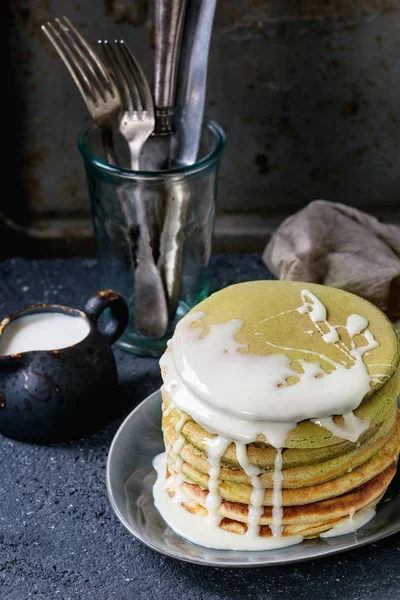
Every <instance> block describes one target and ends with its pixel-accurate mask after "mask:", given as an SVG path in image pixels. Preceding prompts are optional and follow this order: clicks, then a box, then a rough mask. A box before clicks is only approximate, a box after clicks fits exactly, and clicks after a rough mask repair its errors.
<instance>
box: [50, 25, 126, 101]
mask: <svg viewBox="0 0 400 600" xmlns="http://www.w3.org/2000/svg"><path fill="white" fill-rule="evenodd" d="M42 30H43V31H44V33H45V34H46V35H47V37H48V38H49V40H50V42H51V43H52V44H53V46H54V48H55V49H56V50H57V52H58V54H59V55H60V56H61V58H62V60H63V61H64V63H65V65H66V66H67V68H68V70H69V71H70V73H71V75H72V77H73V78H74V80H75V83H76V84H77V86H78V87H79V89H80V91H81V94H82V96H83V97H84V99H85V100H91V101H92V102H93V103H96V102H97V100H98V98H99V97H100V98H102V100H103V101H105V100H106V94H107V93H109V94H111V95H112V96H114V95H115V93H116V92H115V86H114V84H113V81H112V80H111V79H110V77H109V75H108V73H107V70H106V69H105V67H104V65H103V63H102V61H101V60H100V59H99V57H98V56H97V54H96V53H95V51H94V50H93V48H92V47H91V46H90V45H89V44H88V43H87V42H86V40H85V39H84V38H83V36H82V35H81V34H80V33H79V31H78V30H77V29H76V28H75V27H74V26H73V25H72V23H71V21H70V20H69V19H68V18H67V17H65V16H64V17H62V18H61V19H59V18H56V19H53V21H48V22H47V23H46V24H45V25H42Z"/></svg>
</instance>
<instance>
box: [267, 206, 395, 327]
mask: <svg viewBox="0 0 400 600" xmlns="http://www.w3.org/2000/svg"><path fill="white" fill-rule="evenodd" d="M263 261H264V262H265V264H266V265H267V267H268V268H269V269H270V271H272V273H273V274H274V275H275V276H276V277H278V278H279V279H291V280H295V281H307V282H314V283H322V284H325V285H330V286H332V287H338V288H341V289H344V290H347V291H349V292H353V293H354V294H358V295H359V296H361V297H363V298H366V299H367V300H369V301H370V302H372V303H373V304H375V305H376V306H378V307H379V308H380V309H381V310H382V311H384V312H385V313H386V314H387V316H388V317H389V318H391V319H397V318H399V317H400V227H397V226H396V225H389V224H386V223H382V222H380V221H378V219H376V218H375V217H373V216H371V215H369V214H366V213H364V212H362V211H360V210H358V209H356V208H353V207H351V206H347V205H344V204H340V203H337V202H328V201H326V200H314V201H313V202H310V204H308V205H307V206H306V207H305V208H303V209H301V210H300V211H298V212H297V213H295V214H294V215H292V216H290V217H288V218H287V219H286V220H285V221H283V223H282V224H281V225H280V226H279V227H278V228H277V230H276V231H275V232H274V234H273V235H272V237H271V240H270V241H269V243H268V244H267V246H266V247H265V249H264V252H263Z"/></svg>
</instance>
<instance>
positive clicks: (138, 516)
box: [107, 390, 400, 567]
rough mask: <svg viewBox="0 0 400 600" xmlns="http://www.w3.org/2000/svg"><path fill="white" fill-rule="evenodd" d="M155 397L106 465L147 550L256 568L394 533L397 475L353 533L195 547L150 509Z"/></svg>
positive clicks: (122, 432)
mask: <svg viewBox="0 0 400 600" xmlns="http://www.w3.org/2000/svg"><path fill="white" fill-rule="evenodd" d="M163 450H164V446H163V441H162V433H161V393H160V391H159V390H158V391H157V392H154V393H153V394H151V395H150V396H148V398H146V399H145V400H144V401H143V402H142V403H141V404H140V405H139V406H138V407H137V408H135V410H133V411H132V412H131V413H130V414H129V415H128V417H127V418H126V419H125V420H124V422H123V423H122V425H121V426H120V428H119V429H118V431H117V433H116V434H115V437H114V440H113V442H112V444H111V447H110V450H109V454H108V461H107V490H108V495H109V498H110V502H111V505H112V507H113V509H114V511H115V513H116V515H117V517H118V518H119V520H120V521H121V522H122V523H123V525H125V527H126V528H127V529H128V531H130V532H131V533H132V534H133V535H134V536H135V537H136V538H137V539H138V540H140V541H141V542H143V543H144V544H146V546H148V547H149V548H152V549H153V550H156V551H157V552H160V553H161V554H165V555H167V556H171V557H173V558H177V559H179V560H183V561H186V562H191V563H197V564H202V565H209V566H214V567H261V566H272V565H282V564H287V563H296V562H301V561H305V560H310V559H313V558H318V557H321V556H327V555H329V554H335V553H338V552H344V551H345V550H352V549H354V548H358V547H360V546H364V545H365V544H369V543H371V542H375V541H377V540H379V539H382V538H384V537H387V536H389V535H391V534H393V533H396V532H397V531H400V475H399V474H397V475H396V476H395V478H394V479H393V481H392V483H391V484H390V487H389V489H388V490H387V492H386V494H385V496H384V498H383V500H381V502H380V504H379V506H378V508H377V514H376V516H375V518H374V519H372V521H370V522H369V523H367V524H366V525H365V526H364V527H362V528H361V529H359V530H358V531H357V532H356V533H351V534H347V535H344V536H340V537H335V538H330V539H326V540H322V539H319V538H317V539H314V540H305V541H304V542H302V543H301V544H297V545H295V546H291V547H289V548H281V549H279V550H262V551H256V552H242V551H241V552H239V551H234V550H213V549H210V548H204V547H202V546H197V545H196V544H193V543H191V542H189V541H187V540H185V539H183V538H181V537H179V536H178V535H176V534H175V533H174V532H173V531H172V530H171V529H170V527H169V526H168V525H167V524H166V523H165V522H164V520H163V519H162V517H161V516H160V514H159V512H158V511H157V509H156V508H155V506H154V503H153V496H152V486H153V484H154V482H155V479H156V473H155V470H154V469H153V467H152V460H153V458H154V456H156V455H157V454H159V453H160V452H163Z"/></svg>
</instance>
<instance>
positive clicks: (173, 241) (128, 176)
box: [78, 120, 225, 356]
mask: <svg viewBox="0 0 400 600" xmlns="http://www.w3.org/2000/svg"><path fill="white" fill-rule="evenodd" d="M224 147H225V134H224V132H223V130H222V129H221V127H220V126H219V125H218V124H217V123H215V122H214V121H210V120H208V121H204V123H203V127H202V135H201V141H200V148H199V158H198V160H197V161H196V162H195V163H194V164H192V165H189V166H182V167H177V168H173V169H168V170H163V171H132V170H129V169H126V168H119V167H115V166H112V165H110V164H108V163H107V162H105V160H104V159H103V158H102V157H103V149H102V141H101V132H100V130H99V128H98V127H97V126H95V125H89V126H88V127H86V128H84V129H83V130H82V131H81V132H80V134H79V137H78V148H79V151H80V152H81V154H82V157H83V161H84V165H85V169H86V176H87V183H88V191H89V197H90V203H91V211H92V219H93V227H94V235H95V242H96V255H97V263H98V270H99V280H100V281H99V285H100V286H101V288H102V289H113V290H116V291H117V292H119V293H120V294H121V295H122V296H123V297H124V298H125V300H126V302H127V303H128V306H129V312H130V319H129V324H128V326H127V328H126V329H125V332H124V334H123V335H122V336H121V338H120V339H119V340H118V342H117V343H116V345H117V346H118V347H120V348H121V349H123V350H126V351H129V352H132V353H134V354H137V355H142V356H160V355H161V354H162V353H163V351H164V350H165V348H166V344H167V341H168V340H169V338H170V337H171V336H172V333H173V330H174V328H175V325H176V323H177V322H178V321H179V319H181V318H182V317H183V316H184V315H185V314H186V313H187V312H188V311H189V310H190V309H191V308H193V306H195V305H196V304H197V303H198V302H200V301H201V300H203V299H204V298H205V297H206V296H207V294H208V282H209V260H210V256H211V250H212V237H213V230H214V219H215V205H216V198H217V183H218V168H219V163H220V159H221V155H222V152H223V150H224ZM146 248H147V250H146ZM149 261H150V262H152V263H153V264H151V265H150V264H149ZM139 267H140V268H139ZM154 268H156V274H157V277H159V280H160V282H161V286H162V288H161V287H160V286H158V288H157V289H162V295H163V298H164V297H165V306H167V321H166V320H165V319H164V320H163V319H161V321H162V322H163V323H164V325H163V326H162V327H161V328H160V327H158V328H157V331H154V329H153V330H151V331H149V329H148V328H147V327H146V319H150V320H151V321H152V320H153V317H154V316H155V313H154V311H156V312H157V306H155V304H154V302H153V300H154V296H155V295H154V294H153V293H152V289H154V288H152V286H151V285H149V286H148V287H146V284H147V281H144V284H143V278H144V280H146V277H147V274H148V275H149V277H150V275H151V274H154ZM158 274H159V275H158ZM153 280H154V278H153ZM153 280H152V281H153ZM139 289H140V293H139ZM143 289H145V290H146V292H145V294H143ZM135 290H136V294H135ZM135 295H136V298H137V302H136V303H135ZM139 298H140V300H139ZM151 311H153V312H151ZM165 314H166V311H164V315H165ZM157 315H158V313H157ZM157 319H158V316H157Z"/></svg>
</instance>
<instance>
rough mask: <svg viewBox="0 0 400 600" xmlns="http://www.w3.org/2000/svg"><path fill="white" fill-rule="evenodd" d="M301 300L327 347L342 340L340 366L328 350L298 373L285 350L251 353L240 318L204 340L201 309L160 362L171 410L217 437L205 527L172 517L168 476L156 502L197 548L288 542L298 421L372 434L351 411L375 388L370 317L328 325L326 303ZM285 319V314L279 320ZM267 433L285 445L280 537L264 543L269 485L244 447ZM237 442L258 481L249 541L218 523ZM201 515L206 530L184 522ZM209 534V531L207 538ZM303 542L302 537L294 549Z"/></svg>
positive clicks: (277, 516)
mask: <svg viewBox="0 0 400 600" xmlns="http://www.w3.org/2000/svg"><path fill="white" fill-rule="evenodd" d="M300 300H301V305H300V306H299V307H298V308H297V309H295V310H297V311H298V312H299V313H300V314H308V315H309V317H310V321H311V325H313V326H314V327H315V328H316V329H317V332H314V333H313V335H319V336H320V337H321V338H322V340H323V341H324V342H325V343H326V344H327V345H329V344H334V345H335V346H336V347H337V348H339V350H341V352H343V354H344V355H345V357H346V359H347V362H346V361H343V362H337V361H334V360H332V359H331V358H329V357H328V356H326V354H317V353H315V352H312V351H310V350H304V351H303V350H302V352H304V354H305V355H308V356H307V360H301V359H300V360H298V361H297V362H298V363H299V364H300V365H301V367H302V369H303V372H302V373H299V372H298V371H295V370H293V369H292V366H291V363H292V361H291V359H290V358H289V356H288V355H287V354H285V353H272V354H269V355H263V356H260V355H257V354H252V353H250V352H249V350H248V347H247V345H245V344H242V343H239V342H238V341H237V339H236V336H237V334H238V332H239V331H240V329H241V327H242V325H243V323H242V321H241V320H239V319H231V320H230V321H227V322H226V323H221V324H213V325H211V326H210V327H209V329H208V331H207V335H205V336H202V333H203V331H204V328H203V326H202V323H201V320H202V319H203V317H205V316H206V315H205V313H200V312H197V313H191V314H189V315H187V316H186V317H184V318H183V319H182V320H181V321H180V322H179V323H178V325H177V327H176V330H175V333H174V336H173V338H172V340H170V342H169V344H168V347H169V351H167V352H165V353H164V355H163V356H162V358H161V360H160V365H161V367H163V370H164V372H165V373H166V375H165V378H164V386H165V389H166V391H167V392H168V394H169V396H170V398H171V399H172V405H173V406H176V407H178V408H179V409H181V410H182V411H183V412H184V413H187V414H189V415H191V417H192V418H193V419H194V420H195V421H196V422H198V423H199V424H200V425H202V426H203V427H204V428H205V429H206V430H207V431H209V432H210V433H214V434H216V437H215V438H214V439H213V442H212V444H210V445H209V446H208V448H207V450H206V451H207V457H208V461H209V463H210V467H211V469H210V473H209V484H208V487H209V493H208V496H207V501H206V508H207V510H208V518H207V519H206V523H207V526H205V525H204V517H198V516H196V515H192V514H190V513H186V515H185V516H183V513H177V512H174V515H173V516H172V513H171V510H174V511H176V505H177V504H179V503H180V502H179V501H178V502H176V501H175V502H174V503H173V502H172V501H171V500H170V499H169V497H168V494H166V493H165V496H164V495H163V494H162V493H161V491H160V489H161V488H160V485H161V484H159V480H160V477H161V475H159V478H158V480H157V481H158V483H157V484H156V486H155V488H154V494H155V499H156V505H157V507H158V508H159V510H160V512H161V514H162V516H163V517H164V518H165V520H166V521H167V522H168V523H169V524H170V525H171V526H172V527H173V529H174V530H175V531H177V532H178V533H180V534H181V535H183V536H184V537H187V538H188V539H190V540H192V541H194V542H196V543H198V544H201V545H205V546H209V547H214V548H227V547H232V548H236V549H239V547H240V548H242V547H243V546H242V545H241V544H245V547H246V549H254V550H256V549H258V548H261V547H262V548H266V547H274V548H276V547H281V546H287V545H290V541H289V540H288V538H287V537H283V536H282V514H283V509H282V481H283V471H282V448H283V447H284V445H285V441H286V438H287V435H288V433H289V432H290V431H291V429H293V428H294V427H295V426H296V424H297V423H298V422H300V421H302V420H306V419H311V420H313V421H314V422H315V423H317V424H319V425H321V426H322V427H324V428H326V429H328V430H330V431H331V432H332V434H333V435H338V436H339V437H341V438H343V439H347V440H350V441H352V442H356V441H357V440H358V438H359V436H360V435H361V434H362V433H363V432H364V431H365V430H366V429H367V428H368V425H369V424H368V422H364V421H361V420H360V419H358V418H357V417H356V416H355V415H354V414H353V412H352V411H353V410H354V409H356V408H357V407H358V406H359V405H360V403H361V401H362V400H363V398H364V397H365V396H366V394H367V393H368V392H369V391H370V390H371V387H370V386H371V381H372V378H371V376H370V374H369V372H368V369H367V368H366V366H365V364H364V362H363V355H364V354H365V353H366V352H368V351H370V350H371V349H373V348H376V347H377V346H378V345H379V344H378V342H377V341H376V340H375V339H374V336H373V335H372V333H371V332H370V331H369V330H368V321H367V320H366V319H365V318H364V317H362V316H360V315H355V314H352V315H350V316H349V317H348V319H347V322H346V324H341V325H337V326H333V325H331V324H330V323H329V321H328V320H327V312H326V308H325V306H324V305H323V304H322V302H320V300H319V299H318V298H317V297H316V296H315V295H314V294H312V293H311V292H309V291H308V290H302V292H301V298H300ZM300 300H299V301H300ZM286 312H293V311H286ZM285 314H286V313H281V316H282V315H285ZM270 318H273V317H268V318H267V319H264V320H263V321H261V323H263V322H264V321H267V320H269V319H270ZM321 325H323V326H324V327H323V328H322V326H321ZM338 329H342V330H344V329H345V330H346V331H347V334H348V336H349V338H350V342H351V347H350V348H348V347H346V346H345V345H344V344H343V342H342V341H341V339H340V337H339V334H338V331H337V330H338ZM307 331H308V332H310V330H307ZM312 331H313V330H311V332H312ZM356 335H362V336H363V337H364V339H365V344H364V345H363V346H358V345H357V344H356V343H355V341H354V337H355V336H356ZM265 343H266V344H268V345H269V346H270V347H275V348H277V349H278V348H279V350H281V351H282V350H284V351H290V350H295V349H294V348H286V347H282V346H276V345H274V344H272V343H271V342H270V341H268V340H266V341H265ZM296 350H299V348H296ZM349 359H350V365H349V364H348V362H349ZM321 362H324V363H328V364H329V365H331V367H332V369H331V370H330V371H329V372H327V371H326V370H324V369H323V368H322V365H321ZM291 376H293V377H296V383H294V384H293V385H288V384H287V378H288V377H291ZM338 414H341V415H343V425H342V426H340V427H339V426H338V425H337V424H336V423H335V422H334V421H333V415H338ZM259 434H264V436H265V437H266V439H267V440H268V442H269V443H270V444H271V445H272V446H273V447H275V448H276V449H277V454H276V458H275V464H274V473H273V483H274V485H273V511H272V515H273V522H272V525H271V527H270V528H271V532H272V538H264V539H263V540H262V541H261V538H260V537H259V519H260V516H261V514H262V512H263V508H262V506H263V498H264V492H265V488H263V486H262V484H261V483H260V480H259V478H258V475H259V474H260V472H261V471H260V469H258V468H257V467H254V466H253V465H251V464H250V463H249V461H248V458H247V451H246V444H248V443H251V442H254V441H256V439H257V435H259ZM178 441H179V440H178ZM232 442H233V443H235V444H236V454H237V458H238V461H239V463H240V465H241V467H242V469H243V470H244V471H245V472H246V473H247V475H248V476H249V477H251V481H252V485H253V491H252V495H251V504H250V506H249V526H248V531H247V535H246V536H238V535H236V534H227V532H222V531H221V530H220V529H219V528H218V524H219V522H220V518H219V515H218V512H217V511H218V508H219V506H220V504H221V497H220V494H219V491H218V486H219V480H218V476H219V471H220V460H221V457H222V456H223V454H224V452H225V450H226V448H227V447H228V446H229V444H230V443H232ZM177 444H178V442H176V443H175V446H176V447H177V448H178V446H179V444H178V446H177ZM174 450H175V447H174ZM174 453H175V454H176V452H174ZM181 460H182V459H180V457H179V456H178V459H177V462H178V468H177V464H176V462H175V463H174V468H175V470H176V471H177V473H178V477H177V478H176V479H175V480H174V482H173V484H174V489H175V499H176V498H178V500H179V499H181V495H180V490H179V486H180V483H181V471H180V467H181V463H180V461H181ZM160 461H161V459H160V458H157V459H156V462H155V465H156V467H157V469H159V464H160ZM169 485H171V478H170V479H169ZM172 505H175V508H174V509H172V508H171V506H172ZM179 515H180V516H179ZM199 518H200V519H201V523H202V525H199V527H198V528H197V526H195V525H193V529H190V527H186V525H185V526H184V525H183V522H185V523H186V521H188V520H189V521H188V523H189V522H190V521H191V520H192V522H193V523H195V521H194V519H199ZM180 519H181V521H180ZM177 520H178V521H179V522H177ZM359 522H360V523H361V524H360V525H359V526H360V527H361V525H362V524H364V522H362V520H360V519H358V520H356V519H355V518H354V519H352V523H351V527H353V526H355V527H356V526H357V523H359ZM196 523H197V520H196ZM204 529H206V530H207V534H206V535H204ZM353 531H355V529H353ZM195 532H196V533H195ZM222 534H226V535H228V538H229V539H230V538H231V536H232V535H233V536H234V538H235V539H236V538H245V539H246V541H245V542H243V541H239V540H238V541H237V542H235V543H234V545H232V546H231V545H229V544H230V542H229V543H228V542H227V541H219V540H220V536H221V535H222ZM205 539H206V543H205ZM221 539H222V538H221ZM224 540H225V537H224ZM298 541H299V539H298V538H297V537H296V540H293V541H292V543H298ZM221 544H222V545H221ZM225 544H228V545H225ZM260 544H261V546H260ZM268 544H270V546H269V545H268Z"/></svg>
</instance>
